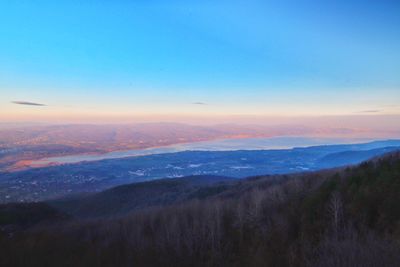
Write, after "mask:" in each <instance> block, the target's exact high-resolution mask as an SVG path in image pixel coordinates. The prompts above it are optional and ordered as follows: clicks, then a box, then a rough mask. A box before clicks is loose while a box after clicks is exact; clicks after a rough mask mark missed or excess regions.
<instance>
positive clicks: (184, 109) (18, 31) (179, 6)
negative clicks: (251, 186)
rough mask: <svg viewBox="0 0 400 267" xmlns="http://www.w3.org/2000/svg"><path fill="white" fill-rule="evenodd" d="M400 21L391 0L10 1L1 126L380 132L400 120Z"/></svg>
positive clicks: (3, 15)
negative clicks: (323, 123) (324, 125)
mask: <svg viewBox="0 0 400 267" xmlns="http://www.w3.org/2000/svg"><path fill="white" fill-rule="evenodd" d="M399 14H400V2H399V1H388V0H380V1H378V0H377V1H360V0H347V1H344V0H337V1H318V0H314V1H311V0H292V1H289V0H281V1H268V0H264V1H252V0H247V1H234V0H233V1H190V0H189V1H173V0H172V1H151V0H149V1H141V0H138V1H118V0H115V1H104V0H97V1H94V0H91V1H89V0H86V1H85V0H82V1H73V0H69V1H64V0H58V1H44V0H42V1H41V0H36V1H34V0H31V1H18V0H16V1H7V0H2V1H0V121H3V122H4V121H58V122H60V121H78V122H79V121H96V122H99V121H100V122H101V121H117V120H121V121H122V120H124V121H129V120H134V119H138V118H142V120H143V118H148V119H151V120H160V121H161V120H178V118H186V119H187V120H190V118H193V119H194V118H197V121H199V120H200V121H204V120H209V121H213V120H215V118H220V120H224V119H223V118H228V117H229V118H231V120H232V121H235V118H238V117H240V118H241V120H242V121H246V120H247V119H248V120H249V121H251V120H254V119H255V118H256V119H257V118H258V119H259V118H265V119H268V118H271V117H274V118H279V117H294V118H295V117H304V118H306V117H318V116H330V117H332V116H336V117H337V118H343V117H346V116H347V121H348V119H349V118H355V119H354V121H358V119H357V118H359V117H360V116H369V117H370V118H371V123H373V124H376V126H379V123H380V121H381V120H380V119H379V118H380V116H382V117H385V118H388V117H390V118H392V120H393V121H396V119H397V118H398V119H400V15H399ZM246 118H247V119H246ZM393 118H395V119H393ZM350 121H351V120H350Z"/></svg>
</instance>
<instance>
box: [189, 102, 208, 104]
mask: <svg viewBox="0 0 400 267" xmlns="http://www.w3.org/2000/svg"><path fill="white" fill-rule="evenodd" d="M192 104H193V105H207V104H206V103H204V102H193V103H192Z"/></svg>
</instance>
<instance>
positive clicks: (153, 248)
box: [0, 152, 400, 267]
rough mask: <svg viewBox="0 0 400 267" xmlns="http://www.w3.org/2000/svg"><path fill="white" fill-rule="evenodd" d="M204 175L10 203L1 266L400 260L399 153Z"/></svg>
mask: <svg viewBox="0 0 400 267" xmlns="http://www.w3.org/2000/svg"><path fill="white" fill-rule="evenodd" d="M200 178H201V177H197V178H196V177H190V178H188V179H187V181H186V182H185V179H177V180H172V181H171V180H169V181H166V180H160V181H154V182H152V183H153V184H152V185H153V186H154V187H152V186H149V185H150V184H147V183H143V184H136V185H128V186H123V187H118V188H114V189H111V190H108V191H104V192H102V193H99V194H95V195H91V196H86V197H83V198H76V199H72V200H71V199H70V200H63V201H60V202H52V203H50V204H45V203H38V204H34V205H37V206H36V208H35V209H33V210H30V211H29V212H28V213H27V214H28V216H26V212H27V210H26V205H30V204H24V205H15V204H8V205H3V206H1V207H0V224H1V230H2V231H1V233H0V253H1V255H0V266H321V267H322V266H324V267H331V266H332V267H333V266H338V267H339V266H344V267H350V266H351V267H353V266H399V263H400V243H399V242H400V205H399V203H400V153H399V152H395V153H390V154H387V155H385V156H383V157H380V158H376V159H373V160H370V161H367V162H364V163H362V164H360V165H358V166H354V167H348V168H341V169H331V170H323V171H318V172H312V173H303V174H292V175H275V176H260V177H253V178H249V179H245V180H235V181H231V180H230V179H228V180H226V178H221V179H220V180H219V181H217V182H216V183H209V182H205V183H201V182H199V181H201V179H200ZM206 180H207V179H206ZM217 180H218V179H217ZM196 181H197V182H196ZM152 188H155V189H152ZM169 189H172V190H171V191H170V192H171V193H170V194H169V193H168V192H169ZM148 190H154V191H153V192H150V191H148ZM147 193H148V194H147ZM152 199H156V200H154V202H153V203H152ZM171 199H172V200H173V201H163V200H171ZM69 201H72V202H69ZM68 203H73V205H68ZM88 203H89V204H88ZM127 203H128V204H127ZM146 203H148V204H146ZM106 204H108V205H109V206H107V205H106ZM32 205H33V204H32ZM91 205H93V207H96V209H94V210H95V212H94V213H93V214H90V216H86V218H84V219H83V218H82V217H85V216H82V215H84V214H83V213H85V212H88V213H90V212H91V211H90V208H91V207H92V206H91ZM104 205H106V207H105V209H104V210H102V209H101V207H103V206H104ZM71 207H75V209H74V208H71ZM111 210H115V211H116V212H115V215H117V216H115V217H110V215H113V212H111ZM24 213H25V215H24ZM36 213H37V214H38V215H35V214H36ZM67 213H68V214H67ZM21 214H22V215H21ZM39 215H40V216H39ZM27 218H32V221H30V220H29V219H28V220H27Z"/></svg>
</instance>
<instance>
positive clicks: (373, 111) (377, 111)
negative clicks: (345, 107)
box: [356, 109, 383, 113]
mask: <svg viewBox="0 0 400 267" xmlns="http://www.w3.org/2000/svg"><path fill="white" fill-rule="evenodd" d="M382 111H383V110H382V109H367V110H361V111H358V112H356V113H379V112H382Z"/></svg>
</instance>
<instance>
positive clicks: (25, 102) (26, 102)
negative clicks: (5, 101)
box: [11, 101, 46, 106]
mask: <svg viewBox="0 0 400 267" xmlns="http://www.w3.org/2000/svg"><path fill="white" fill-rule="evenodd" d="M11 103H13V104H17V105H25V106H46V105H45V104H41V103H35V102H28V101H12V102H11Z"/></svg>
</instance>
